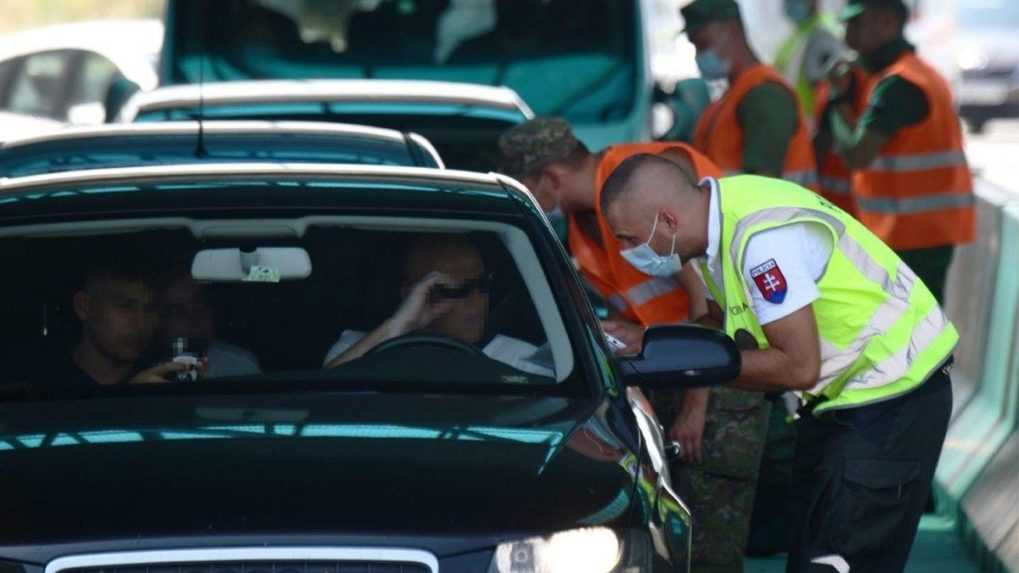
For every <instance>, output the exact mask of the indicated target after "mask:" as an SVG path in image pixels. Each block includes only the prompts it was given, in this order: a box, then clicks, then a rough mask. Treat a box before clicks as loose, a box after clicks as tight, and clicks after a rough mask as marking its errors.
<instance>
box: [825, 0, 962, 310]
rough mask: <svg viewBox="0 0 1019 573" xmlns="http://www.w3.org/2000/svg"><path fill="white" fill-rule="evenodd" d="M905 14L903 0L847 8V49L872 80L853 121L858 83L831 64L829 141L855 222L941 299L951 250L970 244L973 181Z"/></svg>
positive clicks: (947, 104) (946, 104) (941, 92)
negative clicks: (845, 171)
mask: <svg viewBox="0 0 1019 573" xmlns="http://www.w3.org/2000/svg"><path fill="white" fill-rule="evenodd" d="M908 15H909V12H908V8H907V7H906V5H905V4H904V3H903V2H902V0H851V1H850V2H849V4H848V5H847V6H846V8H845V10H844V12H843V13H842V19H843V20H845V21H846V22H847V29H846V43H847V44H848V45H849V46H850V47H851V48H853V49H854V50H856V52H857V53H858V54H859V55H860V62H859V63H860V64H862V65H863V66H864V67H865V68H866V69H867V71H868V72H869V73H870V78H869V79H868V80H867V85H866V86H865V87H864V89H863V99H864V101H866V102H867V103H866V108H865V109H864V110H863V112H862V116H858V114H857V110H856V109H854V102H853V95H852V94H853V92H854V90H856V89H858V86H856V85H854V84H855V83H858V81H859V80H858V79H857V80H856V81H854V79H853V78H854V76H853V75H852V74H851V73H850V67H849V66H848V65H845V64H843V65H839V66H835V67H834V68H833V73H832V74H831V76H832V79H831V81H832V84H833V88H832V89H833V93H834V100H833V102H834V107H835V110H834V111H835V112H834V113H831V114H829V115H830V127H831V136H832V138H833V139H834V146H835V150H836V151H837V152H838V153H839V154H840V155H842V157H843V158H844V159H845V162H846V164H847V165H848V166H849V168H850V169H851V170H853V178H852V186H853V188H852V191H853V194H854V196H855V199H856V203H857V207H858V210H859V218H860V220H861V221H862V222H863V223H864V224H865V225H866V226H867V227H869V228H870V230H871V231H873V232H874V233H875V234H876V235H877V236H878V237H879V238H881V239H882V240H883V241H884V242H885V243H887V244H888V245H889V246H890V247H892V248H893V249H895V251H896V252H897V253H898V254H899V256H900V257H901V258H902V259H903V260H904V261H905V262H906V263H907V264H909V266H910V267H912V268H913V269H915V270H916V272H917V273H918V274H919V275H920V277H921V278H922V279H924V282H925V283H926V284H927V285H928V286H929V287H930V289H931V291H932V292H934V295H935V296H936V297H937V298H938V300H942V291H943V289H944V283H945V277H946V275H947V272H948V265H949V263H950V262H951V260H952V254H953V252H954V247H955V245H958V244H962V243H966V242H969V241H971V240H972V239H973V235H974V227H975V213H974V197H973V181H972V176H971V174H970V170H969V167H968V165H967V162H966V155H965V153H964V152H963V141H962V130H961V127H960V124H959V118H958V116H957V115H956V112H955V108H954V106H953V104H952V93H951V90H950V88H949V86H948V84H947V82H945V80H944V79H943V78H942V77H941V76H940V75H938V73H937V72H936V71H935V70H934V68H932V67H931V66H930V65H928V64H927V63H926V62H924V61H923V60H921V59H920V58H918V57H917V56H916V54H915V50H914V48H913V46H912V45H910V44H909V42H907V41H906V39H905V38H904V36H903V28H904V27H905V24H906V21H907V19H908ZM857 117H859V119H858V120H857V119H856V118H857Z"/></svg>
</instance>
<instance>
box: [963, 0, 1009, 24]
mask: <svg viewBox="0 0 1019 573" xmlns="http://www.w3.org/2000/svg"><path fill="white" fill-rule="evenodd" d="M958 14H959V24H960V25H961V26H962V27H963V28H1009V29H1015V28H1017V27H1019V3H1016V2H1015V1H1014V0H965V1H964V2H959V3H958Z"/></svg>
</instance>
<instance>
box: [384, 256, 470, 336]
mask: <svg viewBox="0 0 1019 573" xmlns="http://www.w3.org/2000/svg"><path fill="white" fill-rule="evenodd" d="M439 285H442V286H450V287H451V286H455V282H454V281H453V279H451V278H450V277H448V276H446V275H444V274H442V273H439V272H433V273H430V274H429V275H428V276H426V277H425V278H423V279H421V280H420V281H419V282H418V283H417V284H416V285H414V288H412V289H411V291H410V294H409V295H407V298H406V299H405V300H404V301H403V304H401V305H400V308H399V309H398V310H397V311H396V314H394V315H393V317H392V318H390V319H389V326H390V333H389V334H390V336H391V337H394V338H395V337H397V336H403V335H404V334H407V333H408V332H413V331H415V330H420V329H422V328H425V327H427V326H428V325H430V324H431V323H432V322H434V321H435V320H436V319H438V318H440V317H442V316H443V315H445V314H446V313H448V312H449V311H450V310H451V309H452V308H453V305H454V304H455V301H451V300H438V301H429V297H428V295H429V293H431V291H432V289H433V288H434V287H436V286H439Z"/></svg>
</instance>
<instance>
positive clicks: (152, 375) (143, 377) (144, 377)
mask: <svg viewBox="0 0 1019 573" xmlns="http://www.w3.org/2000/svg"><path fill="white" fill-rule="evenodd" d="M188 368H190V366H188V365H187V364H181V363H180V362H164V363H162V364H159V365H158V366H154V367H152V368H149V369H148V370H142V371H141V372H139V373H138V374H136V375H135V377H134V378H132V379H131V380H130V384H165V383H167V382H171V381H173V380H171V377H173V376H175V375H176V374H177V373H178V372H186V371H187V370H188Z"/></svg>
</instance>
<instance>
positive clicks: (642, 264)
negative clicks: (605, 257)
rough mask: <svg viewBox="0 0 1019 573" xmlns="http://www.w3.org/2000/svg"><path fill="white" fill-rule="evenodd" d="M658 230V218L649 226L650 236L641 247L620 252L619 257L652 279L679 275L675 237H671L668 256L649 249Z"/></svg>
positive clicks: (680, 262) (679, 260) (681, 264)
mask: <svg viewBox="0 0 1019 573" xmlns="http://www.w3.org/2000/svg"><path fill="white" fill-rule="evenodd" d="M657 229H658V217H657V216H655V222H654V224H653V225H651V236H650V237H648V240H647V242H646V243H644V244H643V245H640V246H639V247H634V248H632V249H626V250H625V251H620V253H619V254H620V255H622V256H623V258H624V259H626V262H628V263H630V264H631V265H633V266H634V268H636V269H637V270H638V271H640V272H642V273H644V274H646V275H650V276H652V277H671V276H673V275H677V274H679V271H680V270H681V269H682V268H683V261H682V260H681V259H680V258H679V254H677V253H676V235H673V236H672V250H671V251H670V252H669V254H668V255H659V254H658V253H656V252H655V250H654V249H652V248H651V240H652V239H654V238H655V230H657Z"/></svg>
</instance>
